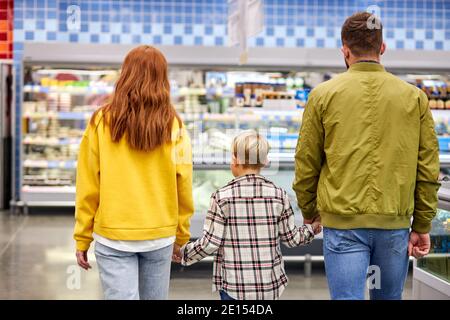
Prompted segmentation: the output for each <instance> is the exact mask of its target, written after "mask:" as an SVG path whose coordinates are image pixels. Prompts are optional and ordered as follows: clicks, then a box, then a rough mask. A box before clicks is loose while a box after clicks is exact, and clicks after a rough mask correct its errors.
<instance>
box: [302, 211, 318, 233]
mask: <svg viewBox="0 0 450 320" xmlns="http://www.w3.org/2000/svg"><path fill="white" fill-rule="evenodd" d="M303 223H304V224H310V225H311V227H312V229H313V231H314V235H317V234H319V233H321V232H322V224H321V220H320V216H319V215H317V216H315V217H314V218H312V219H303Z"/></svg>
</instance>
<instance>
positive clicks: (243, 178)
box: [229, 174, 266, 184]
mask: <svg viewBox="0 0 450 320" xmlns="http://www.w3.org/2000/svg"><path fill="white" fill-rule="evenodd" d="M257 179H263V180H266V178H264V177H263V176H262V175H259V174H246V175H243V176H240V177H237V178H234V179H233V180H231V181H230V183H229V184H232V183H236V182H240V181H252V180H257Z"/></svg>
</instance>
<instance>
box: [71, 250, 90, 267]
mask: <svg viewBox="0 0 450 320" xmlns="http://www.w3.org/2000/svg"><path fill="white" fill-rule="evenodd" d="M75 255H76V257H77V263H78V265H79V266H80V267H81V268H83V269H84V270H89V269H91V268H92V267H91V265H90V264H89V262H88V256H87V251H81V250H77V251H76V254H75Z"/></svg>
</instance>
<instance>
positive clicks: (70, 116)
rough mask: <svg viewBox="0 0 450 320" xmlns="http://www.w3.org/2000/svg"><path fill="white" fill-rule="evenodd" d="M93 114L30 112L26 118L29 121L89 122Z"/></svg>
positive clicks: (25, 115)
mask: <svg viewBox="0 0 450 320" xmlns="http://www.w3.org/2000/svg"><path fill="white" fill-rule="evenodd" d="M92 113H93V111H92V112H73V111H71V112H28V113H25V114H24V118H28V119H42V118H48V119H58V120H89V119H90V118H91V115H92Z"/></svg>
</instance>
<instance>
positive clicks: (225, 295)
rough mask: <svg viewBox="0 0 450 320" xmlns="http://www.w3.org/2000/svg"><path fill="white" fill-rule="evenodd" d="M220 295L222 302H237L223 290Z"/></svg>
mask: <svg viewBox="0 0 450 320" xmlns="http://www.w3.org/2000/svg"><path fill="white" fill-rule="evenodd" d="M219 293H220V300H236V299H233V298H232V297H230V296H229V295H228V293H226V292H225V291H223V290H220V291H219Z"/></svg>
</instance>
